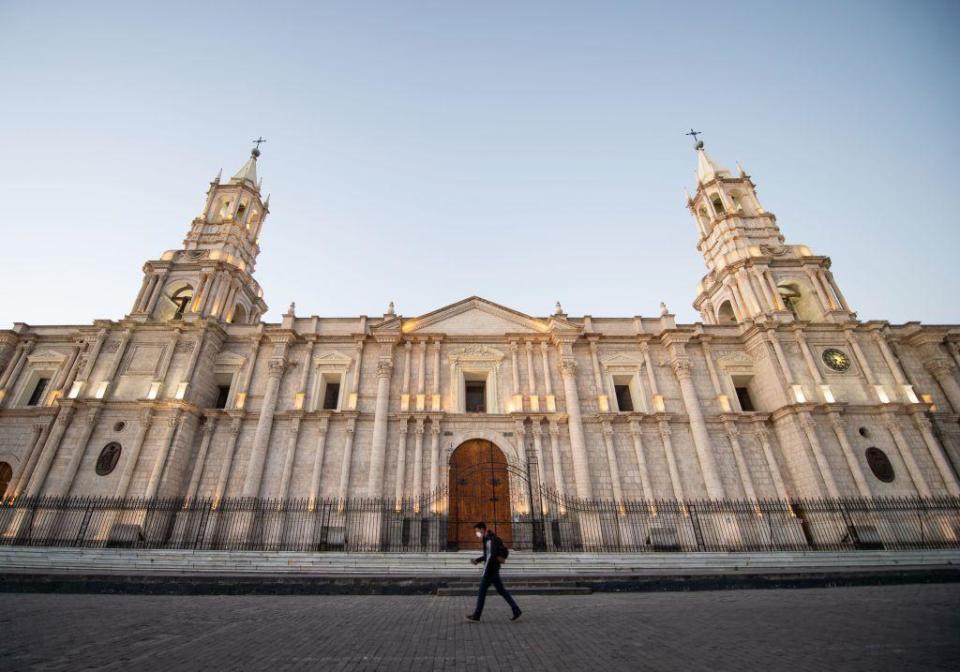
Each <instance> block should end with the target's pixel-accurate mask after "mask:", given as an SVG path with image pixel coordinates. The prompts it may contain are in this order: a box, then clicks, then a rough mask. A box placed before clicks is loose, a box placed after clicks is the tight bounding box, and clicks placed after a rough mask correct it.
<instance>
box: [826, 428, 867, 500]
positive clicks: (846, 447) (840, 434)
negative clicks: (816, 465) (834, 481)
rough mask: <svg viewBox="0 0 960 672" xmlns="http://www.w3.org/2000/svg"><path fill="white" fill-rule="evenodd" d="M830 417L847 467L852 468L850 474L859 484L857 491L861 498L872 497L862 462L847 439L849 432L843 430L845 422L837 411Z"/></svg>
mask: <svg viewBox="0 0 960 672" xmlns="http://www.w3.org/2000/svg"><path fill="white" fill-rule="evenodd" d="M829 417H830V426H831V427H833V433H834V434H836V435H837V441H839V442H840V449H841V450H842V451H843V456H844V458H846V460H847V466H848V467H850V473H851V474H853V480H854V481H856V483H857V490H858V491H859V492H860V496H861V497H870V486H869V485H867V479H866V477H865V476H864V474H863V468H862V467H861V466H860V460H858V459H857V455H856V453H855V452H854V449H853V447H852V446H851V445H850V440H849V439H848V438H847V431H846V430H845V429H844V428H843V421H842V420H841V419H840V414H839V413H837V412H836V411H831V412H830V414H829Z"/></svg>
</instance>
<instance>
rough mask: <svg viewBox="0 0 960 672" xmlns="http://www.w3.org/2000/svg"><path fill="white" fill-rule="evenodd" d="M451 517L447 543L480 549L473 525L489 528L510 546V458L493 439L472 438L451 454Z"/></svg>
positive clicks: (458, 546)
mask: <svg viewBox="0 0 960 672" xmlns="http://www.w3.org/2000/svg"><path fill="white" fill-rule="evenodd" d="M449 492H450V516H449V519H448V520H449V522H448V523H447V543H448V544H449V545H450V546H453V547H456V548H458V549H461V550H462V549H479V548H480V546H481V544H480V540H479V539H477V537H476V534H475V533H474V529H473V525H474V524H475V523H476V522H477V521H481V520H482V521H484V522H486V524H487V527H488V528H490V529H491V530H493V532H494V533H495V534H496V535H497V536H498V537H500V538H501V539H502V540H503V542H504V543H505V544H506V545H507V546H510V545H511V544H512V543H513V529H512V527H511V525H510V520H511V511H510V475H509V473H508V471H507V458H506V457H505V456H504V454H503V452H502V451H501V450H500V449H499V448H497V447H496V446H495V445H494V444H493V443H491V442H490V441H485V440H483V439H473V440H471V441H465V442H464V443H462V444H460V446H458V447H457V449H456V450H455V451H453V455H451V456H450V491H449Z"/></svg>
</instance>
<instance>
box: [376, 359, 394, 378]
mask: <svg viewBox="0 0 960 672" xmlns="http://www.w3.org/2000/svg"><path fill="white" fill-rule="evenodd" d="M392 373H393V362H392V361H391V360H389V359H380V360H377V378H389V377H390V375H391V374H392Z"/></svg>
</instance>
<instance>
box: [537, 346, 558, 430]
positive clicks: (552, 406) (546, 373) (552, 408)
mask: <svg viewBox="0 0 960 672" xmlns="http://www.w3.org/2000/svg"><path fill="white" fill-rule="evenodd" d="M549 349H550V346H549V344H548V343H547V342H546V341H540V359H541V360H542V362H543V384H544V386H545V387H546V392H547V412H548V413H556V412H557V400H556V397H555V396H553V380H552V379H551V376H550V358H549V357H548V355H547V351H548V350H549Z"/></svg>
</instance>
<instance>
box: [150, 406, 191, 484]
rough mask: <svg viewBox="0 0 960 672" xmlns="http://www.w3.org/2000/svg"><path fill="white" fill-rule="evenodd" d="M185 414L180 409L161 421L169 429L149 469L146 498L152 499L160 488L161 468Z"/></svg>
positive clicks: (164, 465)
mask: <svg viewBox="0 0 960 672" xmlns="http://www.w3.org/2000/svg"><path fill="white" fill-rule="evenodd" d="M185 418H186V416H185V415H184V414H183V412H182V411H179V410H178V411H176V413H175V414H174V415H172V416H169V417H167V418H164V419H163V422H165V423H166V424H167V426H168V427H169V429H168V430H167V435H166V437H165V438H164V440H163V443H161V444H160V450H159V452H158V453H157V457H156V459H155V460H154V461H153V469H151V471H150V480H149V481H147V489H146V490H145V491H144V493H143V496H144V497H146V498H147V499H153V498H154V497H156V496H157V491H158V490H159V489H160V479H161V478H163V470H164V467H166V465H167V456H168V455H169V454H170V447H171V446H173V444H174V443H175V442H176V440H177V433H178V432H179V431H180V429H181V428H182V427H183V422H184V420H185Z"/></svg>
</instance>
